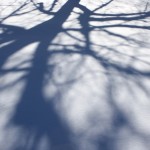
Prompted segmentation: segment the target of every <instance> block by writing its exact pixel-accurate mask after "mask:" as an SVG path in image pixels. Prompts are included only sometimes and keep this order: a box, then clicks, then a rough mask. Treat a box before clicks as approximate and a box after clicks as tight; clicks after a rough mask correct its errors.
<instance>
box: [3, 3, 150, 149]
mask: <svg viewBox="0 0 150 150" xmlns="http://www.w3.org/2000/svg"><path fill="white" fill-rule="evenodd" d="M79 2H80V0H77V1H67V2H66V3H65V4H64V5H63V6H62V7H61V8H60V10H58V12H56V13H55V14H54V17H53V18H52V19H50V20H48V21H45V22H43V23H41V24H39V25H37V26H35V27H33V28H31V29H24V28H21V27H17V26H12V25H6V24H1V25H0V28H1V29H2V34H1V35H2V36H1V38H0V42H1V44H3V45H2V48H1V50H0V71H1V72H4V70H5V69H4V68H3V66H4V64H5V63H6V61H7V59H8V58H9V57H10V56H12V55H13V54H15V53H18V52H19V51H20V50H21V49H22V48H24V47H25V46H27V45H29V44H32V43H34V42H38V46H37V48H36V49H35V53H34V57H33V59H32V60H31V67H29V68H27V70H26V71H27V74H26V75H25V76H24V80H25V81H26V84H25V87H24V90H23V92H22V95H21V97H20V99H19V102H18V104H17V106H16V108H15V111H14V114H13V117H12V118H11V120H10V122H9V123H10V124H11V125H12V124H13V125H14V126H19V127H21V128H22V129H23V130H24V132H26V136H22V135H21V137H20V136H19V138H20V141H21V142H20V143H18V141H16V143H15V144H14V145H13V148H12V149H13V150H20V149H22V150H37V149H38V148H39V147H40V144H41V143H40V142H41V140H42V138H43V137H44V136H46V137H47V139H48V141H47V145H46V146H47V147H46V148H45V149H52V150H59V149H61V150H63V149H70V150H74V149H77V148H76V146H75V143H74V141H73V137H72V136H73V135H72V131H71V129H70V127H69V125H67V123H65V121H64V120H63V119H61V118H60V116H59V115H58V112H57V110H56V108H55V107H54V102H55V101H61V100H62V99H63V98H62V97H63V94H64V93H63V92H64V91H65V92H66V91H67V89H65V90H64V91H63V90H62V89H63V88H60V90H59V86H58V85H56V87H57V86H58V87H57V88H58V89H57V92H56V93H54V94H53V95H52V96H51V97H50V98H49V99H47V98H46V97H45V95H44V93H43V88H44V81H45V76H46V75H47V74H48V76H49V80H53V72H54V69H55V67H56V66H55V65H48V61H49V59H53V56H54V55H59V54H63V55H70V56H71V55H76V54H77V55H80V56H81V57H82V59H84V57H86V56H88V57H91V58H93V59H94V60H96V61H97V63H98V64H99V65H101V66H102V67H103V68H104V69H105V70H106V74H107V78H108V81H109V82H108V83H109V84H108V87H107V94H108V97H107V100H108V102H109V103H110V104H111V107H112V109H113V111H114V114H115V117H114V118H113V123H112V130H111V132H110V133H106V135H104V136H102V137H98V139H97V140H96V142H97V143H98V149H102V150H110V149H111V150H113V149H115V142H117V134H116V135H115V133H117V132H118V131H119V130H120V128H121V127H123V126H128V127H129V128H131V130H133V129H132V128H133V127H132V126H131V125H130V122H129V121H128V119H127V117H126V116H125V114H124V113H123V111H122V110H121V109H120V108H118V106H117V105H116V103H115V96H114V94H113V88H114V85H115V84H116V83H115V81H113V80H114V79H113V78H112V74H111V70H114V71H115V72H117V73H119V74H120V75H121V76H123V77H124V78H126V76H132V77H134V78H137V80H138V78H139V77H149V76H150V72H145V71H140V70H138V69H135V68H134V67H131V66H122V65H121V64H118V63H116V62H113V61H110V60H109V59H107V58H105V57H104V56H103V55H101V54H99V52H95V51H94V50H93V47H92V46H93V45H94V44H93V43H92V42H91V39H90V32H91V31H93V30H95V29H97V30H99V31H102V32H104V33H106V34H108V35H109V36H113V37H114V38H119V39H121V40H124V41H128V42H135V43H137V44H139V45H140V43H138V42H139V41H137V40H136V39H134V38H131V37H126V36H124V35H121V34H118V33H115V32H111V31H109V30H107V28H115V27H123V28H134V29H144V30H149V29H150V27H149V26H139V25H132V24H130V21H134V20H136V21H137V20H144V19H146V18H148V17H149V15H150V13H149V12H142V13H133V14H132V13H131V14H99V13H95V12H96V11H97V10H98V9H101V8H103V7H107V5H109V4H110V3H111V2H113V0H111V1H109V2H107V3H106V4H104V5H102V6H100V7H98V8H96V9H95V10H94V11H91V10H89V9H88V8H86V7H85V6H83V5H81V4H79ZM56 3H57V0H55V1H54V2H53V4H52V7H50V10H48V11H47V10H44V7H43V3H39V6H37V5H35V7H36V9H38V10H39V11H40V12H43V13H45V14H48V15H51V14H53V13H52V12H51V11H52V10H53V8H54V6H55V4H56ZM74 8H79V9H80V10H82V11H83V12H82V13H79V18H78V21H79V24H80V26H81V28H80V29H74V28H70V29H69V28H67V29H63V27H62V25H63V23H64V22H65V21H66V20H67V18H68V17H69V16H70V14H71V13H72V12H73V9H74ZM93 15H95V16H96V17H98V18H95V17H92V16H93ZM118 20H119V21H125V22H124V23H121V24H120V23H116V24H113V25H109V23H108V24H106V25H100V26H94V25H90V24H89V22H90V21H95V22H109V21H118ZM126 21H128V24H126ZM69 31H76V32H79V33H81V34H82V35H83V36H84V40H85V42H84V43H85V45H84V46H78V45H76V44H73V45H72V46H73V47H74V49H69V48H67V46H66V47H65V46H64V47H63V49H61V50H49V46H52V45H53V43H52V41H53V40H54V38H55V37H56V36H57V35H58V34H59V33H61V32H64V33H66V34H67V32H69ZM69 36H70V37H71V38H74V39H76V38H78V37H74V36H71V35H69ZM81 40H82V39H81ZM7 42H10V43H8V44H7ZM5 44H6V45H5ZM57 44H59V43H57ZM60 45H61V44H60ZM95 45H96V44H95ZM104 45H105V44H104ZM98 46H99V50H101V49H102V48H103V45H98ZM106 48H107V49H109V50H110V51H115V50H116V49H115V48H112V47H111V48H110V47H109V46H108V47H107V45H106ZM134 59H136V58H134ZM134 59H133V60H134ZM80 65H82V61H81V62H80V63H79V64H78V65H77V66H76V68H74V69H75V70H77V69H78V66H80ZM10 71H15V70H10ZM71 75H72V76H73V73H71ZM71 75H70V76H71ZM83 76H84V75H83ZM127 79H128V78H127ZM74 82H77V81H76V79H75V81H74ZM74 82H70V84H71V85H73V84H74ZM138 86H141V87H142V85H140V83H138ZM61 90H62V91H61ZM143 90H144V92H145V91H146V90H145V89H144V88H143ZM49 92H50V93H51V91H49ZM147 94H148V95H149V94H150V93H148V92H147ZM10 124H9V125H10ZM9 125H8V126H9ZM31 141H32V142H31ZM41 149H42V148H41Z"/></svg>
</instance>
